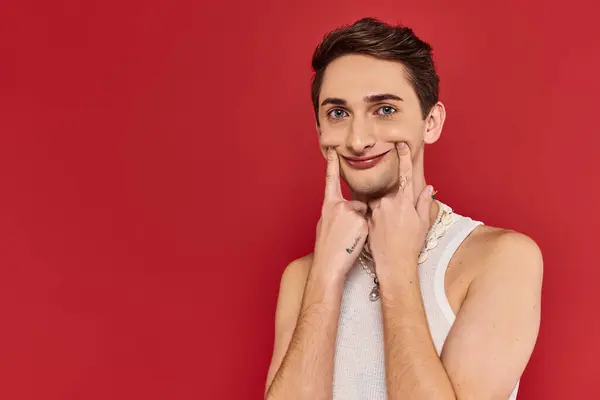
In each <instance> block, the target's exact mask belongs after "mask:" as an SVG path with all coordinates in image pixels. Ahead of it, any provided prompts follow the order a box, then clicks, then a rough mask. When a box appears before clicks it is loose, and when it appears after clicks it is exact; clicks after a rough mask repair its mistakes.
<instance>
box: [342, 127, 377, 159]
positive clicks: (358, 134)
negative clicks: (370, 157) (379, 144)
mask: <svg viewBox="0 0 600 400" xmlns="http://www.w3.org/2000/svg"><path fill="white" fill-rule="evenodd" d="M349 129H350V131H349V132H348V135H347V136H346V147H347V148H348V149H349V150H350V151H351V152H352V153H355V154H362V153H364V152H365V150H367V149H369V148H371V147H373V146H374V145H375V132H374V129H373V126H371V124H369V123H368V121H365V120H364V119H362V118H355V119H354V120H353V121H352V123H351V124H350V125H349Z"/></svg>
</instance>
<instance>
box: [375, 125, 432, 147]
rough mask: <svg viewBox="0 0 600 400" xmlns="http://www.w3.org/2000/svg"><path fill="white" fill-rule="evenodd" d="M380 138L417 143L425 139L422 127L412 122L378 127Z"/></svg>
mask: <svg viewBox="0 0 600 400" xmlns="http://www.w3.org/2000/svg"><path fill="white" fill-rule="evenodd" d="M378 133H379V135H378V136H379V137H378V139H379V140H381V141H384V142H408V143H417V142H419V141H420V140H422V139H423V133H422V129H421V128H420V127H419V126H413V125H410V124H399V123H395V124H386V125H382V126H380V127H379V129H378Z"/></svg>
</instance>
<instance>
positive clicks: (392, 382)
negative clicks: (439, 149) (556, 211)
mask: <svg viewBox="0 0 600 400" xmlns="http://www.w3.org/2000/svg"><path fill="white" fill-rule="evenodd" d="M312 65H313V69H314V71H315V77H314V81H313V90H312V97H313V105H314V109H315V115H316V119H317V131H318V134H319V142H320V146H321V150H322V152H323V154H324V156H326V158H327V175H326V184H325V199H324V202H323V207H322V215H321V218H320V220H319V223H318V227H317V238H316V244H315V249H314V252H313V253H312V254H310V255H308V256H305V257H303V258H300V259H298V260H296V261H293V262H292V263H291V264H290V265H289V266H288V267H287V268H286V269H285V271H284V273H283V276H282V279H281V288H280V294H279V299H278V305H277V313H276V318H275V320H276V321H275V329H276V331H275V345H274V351H273V357H272V363H271V366H270V368H269V371H268V376H267V383H266V393H265V396H266V398H267V399H273V400H275V399H285V400H292V399H310V400H316V399H336V400H337V399H343V400H353V399H357V400H359V399H360V400H362V399H365V400H367V399H368V400H378V399H386V398H387V399H435V400H445V399H460V400H465V399H476V400H486V399H490V400H491V399H494V400H495V399H498V400H499V399H504V400H506V399H509V398H510V399H515V398H516V394H517V389H518V383H519V379H520V376H521V374H522V373H523V370H524V369H525V366H526V365H527V362H528V360H529V358H530V355H531V353H532V351H533V347H534V345H535V341H536V338H537V334H538V328H539V323H540V294H541V284H542V264H543V261H542V256H541V253H540V250H539V248H538V246H537V245H536V244H535V243H534V242H533V241H532V240H531V239H530V238H528V237H527V236H525V235H523V234H520V233H517V232H514V231H511V230H505V229H500V228H496V227H491V226H486V225H484V224H482V223H481V222H478V221H475V220H472V219H471V218H468V217H465V216H462V215H459V214H457V213H454V212H453V210H452V208H450V207H449V206H448V205H446V204H444V203H442V202H440V201H438V200H435V199H434V197H433V196H432V194H433V188H432V187H431V186H430V185H428V184H427V183H426V182H425V177H424V172H423V160H424V158H423V154H424V146H425V145H426V144H432V143H435V142H436V141H437V140H438V138H439V137H440V134H441V132H442V127H443V124H444V119H445V109H444V105H443V104H442V103H441V102H440V101H439V100H438V77H437V74H436V71H435V68H434V64H433V61H432V55H431V48H430V46H429V45H428V44H427V43H425V42H423V41H421V40H420V39H418V38H417V37H416V36H415V35H414V34H413V32H412V31H411V30H410V29H408V28H405V27H398V26H396V27H394V26H389V25H386V24H384V23H381V22H379V21H377V20H375V19H369V18H367V19H363V20H360V21H357V22H356V23H354V24H353V25H351V26H348V27H344V28H341V29H338V30H335V31H333V32H331V33H330V34H329V35H327V36H326V37H325V38H324V40H323V42H322V43H321V44H320V45H319V46H318V47H317V49H316V51H315V54H314V57H313V61H312ZM340 177H341V178H343V179H344V180H345V181H346V182H347V183H348V185H349V187H350V189H351V194H352V200H346V199H344V198H343V197H342V193H341V189H340Z"/></svg>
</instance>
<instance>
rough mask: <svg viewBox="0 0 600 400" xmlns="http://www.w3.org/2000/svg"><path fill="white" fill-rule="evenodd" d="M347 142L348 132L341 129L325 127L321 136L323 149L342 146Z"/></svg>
mask: <svg viewBox="0 0 600 400" xmlns="http://www.w3.org/2000/svg"><path fill="white" fill-rule="evenodd" d="M345 140H346V130H345V129H344V128H343V127H341V126H338V127H331V126H328V127H323V128H321V133H320V135H319V144H320V145H321V147H333V146H340V145H342V144H343V143H344V141H345Z"/></svg>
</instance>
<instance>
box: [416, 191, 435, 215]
mask: <svg viewBox="0 0 600 400" xmlns="http://www.w3.org/2000/svg"><path fill="white" fill-rule="evenodd" d="M431 203H433V186H431V185H427V186H426V187H425V189H423V191H422V192H421V194H420V195H419V198H418V199H417V207H416V208H417V214H419V216H420V217H421V220H423V221H427V222H429V214H430V212H431Z"/></svg>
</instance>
